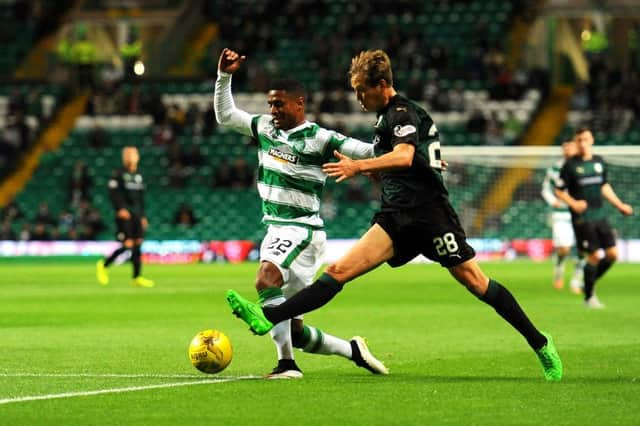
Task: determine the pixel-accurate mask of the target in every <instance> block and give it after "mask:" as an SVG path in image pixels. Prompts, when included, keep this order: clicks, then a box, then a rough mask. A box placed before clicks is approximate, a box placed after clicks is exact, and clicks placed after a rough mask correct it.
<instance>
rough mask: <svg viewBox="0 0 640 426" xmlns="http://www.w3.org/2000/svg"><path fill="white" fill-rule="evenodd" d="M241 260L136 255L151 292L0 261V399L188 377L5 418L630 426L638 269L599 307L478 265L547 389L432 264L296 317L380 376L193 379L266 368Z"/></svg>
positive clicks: (520, 267)
mask: <svg viewBox="0 0 640 426" xmlns="http://www.w3.org/2000/svg"><path fill="white" fill-rule="evenodd" d="M256 266H257V265H256V264H243V265H189V266H182V265H181V266H155V265H148V266H145V269H144V272H145V275H146V276H148V277H150V278H153V279H154V280H155V281H156V283H157V286H156V287H155V288H152V289H140V288H132V287H131V286H130V278H129V275H130V270H131V269H130V266H129V265H128V264H127V265H122V266H116V267H113V268H111V269H110V272H111V282H110V284H109V285H108V286H107V287H104V288H102V287H100V286H99V285H98V284H97V283H96V282H95V278H94V263H93V262H91V261H89V260H87V261H78V262H64V263H53V262H36V261H30V262H22V261H0V345H1V349H0V400H6V399H13V398H17V397H24V396H36V395H52V394H62V393H75V392H91V391H101V390H108V389H122V388H131V387H138V386H141V387H143V386H149V385H159V386H164V385H167V384H168V385H171V384H175V383H185V382H186V383H189V384H191V382H194V383H198V385H193V386H181V387H166V388H157V389H146V390H138V391H131V392H123V393H105V394H99V395H85V396H78V397H65V398H60V399H45V400H35V401H25V402H11V403H7V404H0V418H1V419H2V423H3V424H8V425H18V424H65V425H75V424H83V425H86V424H100V425H108V424H113V425H122V424H127V425H131V424H155V425H176V424H193V423H195V422H199V423H202V422H207V423H212V422H213V423H216V424H250V422H251V423H253V424H279V425H289V424H296V425H307V424H360V425H364V424H367V425H376V424H385V425H388V424H399V425H406V424H456V425H457V424H465V425H473V424H491V425H495V424H531V425H540V424H554V425H562V424H628V425H637V424H639V423H640V413H639V411H638V407H639V406H640V379H639V378H640V363H639V362H638V359H640V355H639V352H640V332H638V324H639V323H640V310H638V305H639V304H640V303H639V302H640V291H639V288H638V282H639V281H640V280H639V279H640V268H639V267H638V265H633V264H619V265H615V266H614V267H613V268H612V270H611V271H610V272H609V273H608V274H607V275H606V276H605V278H604V279H603V280H602V282H601V283H600V285H599V286H598V294H599V296H600V298H601V300H602V301H603V302H604V303H606V304H607V309H605V310H602V311H592V310H587V309H585V308H584V307H583V306H582V302H581V298H580V297H578V296H574V295H572V294H570V292H569V291H568V290H567V289H565V291H563V292H557V291H555V290H553V289H552V287H551V265H550V264H549V263H531V262H513V263H500V264H498V263H485V264H483V268H484V269H485V271H486V272H487V273H488V274H490V275H491V276H492V277H495V278H496V279H498V280H499V281H501V282H502V283H503V284H504V285H505V286H507V287H508V288H509V289H511V291H512V292H513V293H514V294H515V295H516V297H517V298H518V300H519V301H520V302H521V304H522V305H523V307H524V308H525V310H526V311H527V312H528V313H529V315H530V317H531V318H532V319H533V321H534V323H536V324H537V325H538V326H539V327H540V328H541V329H542V330H546V331H549V332H550V333H551V334H552V335H553V336H554V339H555V341H556V344H557V346H558V349H559V351H560V354H561V356H562V358H563V361H564V365H565V377H564V379H563V381H562V382H560V383H547V382H545V380H544V379H543V377H542V371H541V368H540V366H539V364H538V361H537V359H536V357H535V355H534V353H533V352H532V351H531V350H530V349H529V348H528V346H527V345H526V343H525V341H524V339H522V338H521V337H520V336H519V335H518V334H517V333H516V332H515V331H514V330H512V329H511V328H510V327H509V326H508V325H507V324H506V323H505V322H504V321H503V320H502V319H500V318H499V317H498V316H497V315H496V314H495V313H494V311H493V310H492V309H491V308H489V307H488V306H486V305H484V304H483V303H481V302H479V301H477V300H476V299H475V298H474V297H473V296H471V295H470V294H467V292H466V291H465V290H464V289H463V288H462V287H461V286H458V285H456V284H454V282H453V280H452V278H450V277H449V275H448V273H447V272H446V271H445V270H443V269H442V268H440V267H438V266H436V265H410V266H406V267H403V268H400V269H398V270H393V271H392V270H391V269H390V268H387V267H381V268H379V269H378V270H376V271H374V272H372V273H370V274H368V275H366V276H365V277H362V278H360V279H358V280H357V281H355V282H353V283H351V284H349V285H348V286H347V288H346V289H345V290H344V291H343V292H342V293H341V294H340V295H339V296H338V297H337V298H336V299H335V300H334V301H333V302H332V303H330V304H329V305H328V306H326V307H324V308H323V309H321V310H319V311H317V312H314V313H313V314H309V315H307V320H308V322H309V324H313V325H316V326H318V327H320V328H321V329H322V330H324V331H326V332H328V333H331V334H334V335H337V336H341V337H345V338H349V337H351V336H353V335H363V336H367V337H368V340H369V345H370V347H371V349H372V351H373V352H374V353H375V354H376V355H377V356H378V357H379V358H380V359H381V360H383V361H384V362H385V363H386V365H387V366H388V367H389V368H390V370H391V375H389V376H386V377H382V376H373V375H370V374H369V373H368V372H366V371H365V370H363V369H360V368H357V367H355V366H354V365H353V364H352V363H351V362H349V361H347V360H344V359H342V358H338V357H327V356H323V355H310V354H305V353H301V352H296V356H297V360H298V364H299V365H300V367H301V368H302V370H303V371H304V373H305V377H304V379H302V380H295V381H266V380H261V379H256V380H238V381H230V382H220V383H204V382H205V381H207V380H211V379H219V378H232V379H234V378H237V377H240V376H247V375H262V374H265V373H267V372H268V371H270V369H271V368H272V367H273V366H274V365H275V358H274V357H275V350H274V348H273V345H272V343H271V341H270V339H269V338H268V337H267V336H264V337H256V336H253V335H251V334H250V333H249V332H248V331H247V328H246V326H245V325H244V324H243V323H242V322H240V321H239V320H237V319H236V318H234V317H233V316H232V315H231V314H230V309H229V308H228V307H227V305H226V303H225V300H224V292H225V291H226V290H227V289H228V288H234V289H236V290H238V291H240V292H241V293H243V294H244V295H247V296H251V297H254V294H255V292H254V290H253V282H254V275H255V270H256ZM206 328H218V329H220V330H222V331H223V332H224V333H226V334H227V335H228V336H229V338H230V339H231V341H232V344H233V346H234V358H233V361H232V362H231V365H230V366H229V367H228V368H227V369H226V370H225V371H223V372H222V373H221V374H219V375H213V376H209V375H205V374H202V373H199V372H198V371H197V370H195V369H194V368H193V367H192V366H191V364H190V362H189V360H188V358H187V345H188V343H189V341H190V339H191V338H192V337H193V336H194V335H195V334H196V332H198V331H200V330H203V329H206ZM119 375H134V376H135V377H125V376H119ZM136 375H137V376H136Z"/></svg>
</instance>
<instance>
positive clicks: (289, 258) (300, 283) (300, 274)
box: [260, 225, 327, 299]
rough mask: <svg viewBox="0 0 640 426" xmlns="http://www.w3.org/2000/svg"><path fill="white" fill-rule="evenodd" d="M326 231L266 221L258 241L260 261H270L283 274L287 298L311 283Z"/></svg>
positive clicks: (319, 260) (324, 246)
mask: <svg viewBox="0 0 640 426" xmlns="http://www.w3.org/2000/svg"><path fill="white" fill-rule="evenodd" d="M326 245H327V234H326V233H325V232H324V231H322V230H314V229H310V228H305V227H303V226H293V225H269V227H268V228H267V235H265V237H264V239H263V240H262V244H261V245H260V261H261V262H262V261H265V260H266V261H269V262H270V263H273V264H274V265H275V266H276V267H277V268H278V269H279V270H280V273H281V274H282V281H283V286H282V292H283V293H284V296H285V297H286V298H287V299H288V298H289V297H291V296H293V295H294V294H296V293H297V292H299V291H300V290H302V289H303V288H305V287H307V286H309V285H311V284H313V281H314V279H315V277H316V273H317V272H318V269H320V266H322V262H323V260H324V252H325V248H326Z"/></svg>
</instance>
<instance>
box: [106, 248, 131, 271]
mask: <svg viewBox="0 0 640 426" xmlns="http://www.w3.org/2000/svg"><path fill="white" fill-rule="evenodd" d="M125 251H127V248H126V247H125V246H121V247H120V248H118V249H116V250H115V251H114V252H113V253H111V255H110V256H109V257H107V259H106V260H105V261H104V266H105V267H108V266H109V265H111V264H112V263H113V261H114V260H116V258H117V257H118V256H120V255H121V254H122V253H124V252H125Z"/></svg>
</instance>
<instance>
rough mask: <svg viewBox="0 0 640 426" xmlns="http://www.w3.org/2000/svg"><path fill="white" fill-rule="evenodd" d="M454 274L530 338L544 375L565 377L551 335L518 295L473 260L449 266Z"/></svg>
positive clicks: (553, 379) (558, 377) (529, 340)
mask: <svg viewBox="0 0 640 426" xmlns="http://www.w3.org/2000/svg"><path fill="white" fill-rule="evenodd" d="M449 271H450V272H451V274H452V275H453V276H454V277H455V278H456V279H457V280H458V281H459V282H460V283H461V284H463V285H464V286H465V287H466V288H467V289H468V290H469V291H470V292H472V293H473V294H474V295H476V297H478V298H479V299H480V300H482V301H483V302H485V303H486V304H488V305H490V306H491V307H493V308H494V309H495V310H496V312H497V313H498V315H500V316H501V317H502V318H504V319H505V320H506V321H507V322H508V323H509V324H511V325H512V326H513V328H515V329H516V330H518V332H520V334H521V335H522V336H523V337H524V338H525V339H526V340H527V343H529V346H531V348H532V349H533V350H534V351H535V352H536V355H537V356H538V358H539V360H540V362H541V364H542V368H543V372H544V377H545V378H546V379H547V380H552V381H557V380H560V379H561V378H562V361H561V360H560V356H559V355H558V353H557V351H556V349H555V345H554V343H553V340H552V339H551V337H550V336H549V335H547V334H544V333H541V332H540V331H538V329H537V328H536V327H535V326H534V325H533V323H532V322H531V321H530V320H529V318H528V317H527V315H526V314H525V313H524V311H523V310H522V308H521V307H520V305H519V304H518V302H517V301H516V299H515V297H513V295H512V294H511V292H510V291H509V290H507V289H506V288H505V287H503V286H502V285H501V284H500V283H498V282H497V281H495V280H490V279H489V278H488V277H487V276H486V275H485V274H484V273H483V272H482V270H481V269H480V267H479V266H478V264H477V263H476V262H475V261H473V260H468V261H466V262H463V263H461V264H460V265H457V266H454V267H452V268H449Z"/></svg>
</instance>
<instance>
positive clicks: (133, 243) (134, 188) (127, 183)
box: [96, 146, 154, 287]
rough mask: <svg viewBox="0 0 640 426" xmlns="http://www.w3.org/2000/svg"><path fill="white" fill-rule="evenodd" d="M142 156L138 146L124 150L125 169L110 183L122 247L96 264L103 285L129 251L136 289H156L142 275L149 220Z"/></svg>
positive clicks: (114, 176) (110, 195) (99, 279)
mask: <svg viewBox="0 0 640 426" xmlns="http://www.w3.org/2000/svg"><path fill="white" fill-rule="evenodd" d="M139 161H140V154H139V153H138V149H137V148H136V147H132V146H127V147H125V148H123V150H122V165H123V167H122V168H121V169H119V170H117V171H115V172H114V174H113V176H112V177H111V179H110V180H109V197H110V198H111V204H112V205H113V208H114V210H115V214H116V229H117V230H116V239H117V240H118V241H120V242H121V243H122V246H121V247H119V248H118V249H116V250H115V251H114V252H113V253H111V255H110V256H109V257H107V258H104V259H100V260H99V261H98V263H97V264H96V277H97V279H98V282H99V283H100V284H101V285H107V284H109V274H108V273H107V268H108V267H109V266H110V265H111V264H112V263H113V261H114V260H116V258H117V257H118V256H120V255H121V254H122V253H124V252H125V251H127V250H131V263H132V265H133V279H132V281H131V284H132V285H133V286H135V287H153V286H154V282H153V281H151V280H149V279H147V278H144V277H143V276H141V275H140V270H141V268H142V261H141V253H140V246H141V245H142V242H143V241H144V232H145V230H146V229H147V225H148V221H147V217H146V216H145V213H144V181H143V179H142V175H141V174H140V172H139V171H138V162H139Z"/></svg>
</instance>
